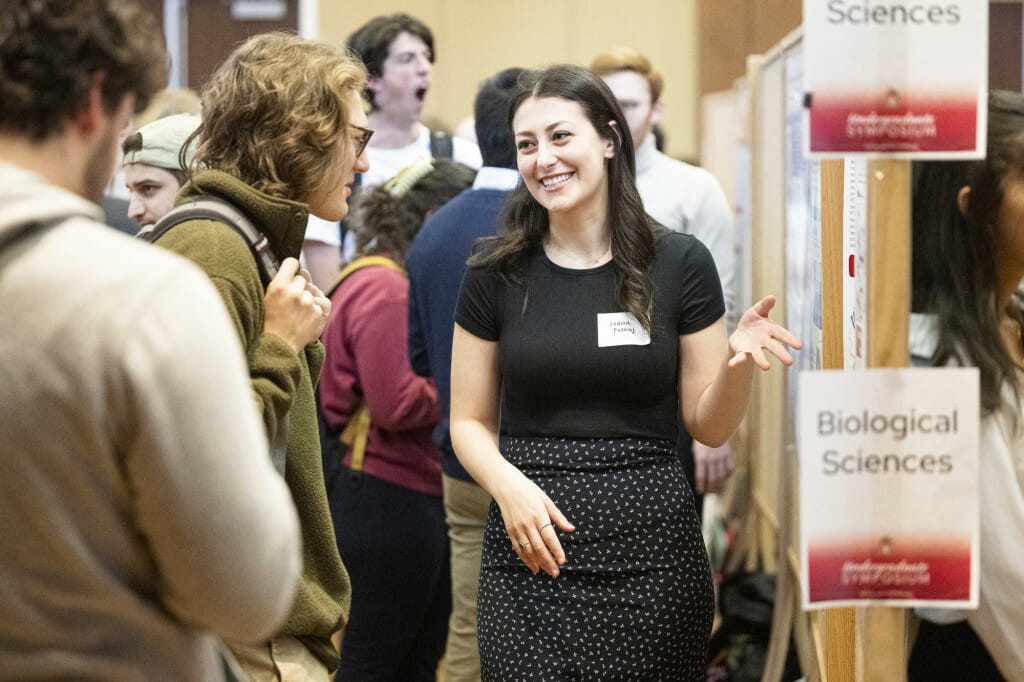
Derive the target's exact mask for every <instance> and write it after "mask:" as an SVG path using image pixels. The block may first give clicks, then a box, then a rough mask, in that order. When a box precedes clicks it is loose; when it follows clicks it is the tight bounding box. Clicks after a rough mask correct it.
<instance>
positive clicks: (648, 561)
mask: <svg viewBox="0 0 1024 682" xmlns="http://www.w3.org/2000/svg"><path fill="white" fill-rule="evenodd" d="M504 455H505V457H506V458H507V459H508V460H509V461H510V462H512V463H513V464H515V465H516V466H517V467H519V468H520V470H522V471H523V473H524V474H526V475H527V476H528V477H529V478H530V479H531V480H533V481H534V482H536V483H537V484H538V485H539V486H540V487H541V488H542V489H543V490H544V491H545V492H546V493H547V494H548V495H549V496H550V497H551V499H552V500H553V501H554V503H555V505H556V506H558V508H559V509H560V510H561V511H562V513H564V514H565V515H566V517H567V518H568V519H569V520H570V521H571V522H572V523H573V524H575V526H576V530H575V531H573V532H571V533H566V532H562V531H558V534H559V540H560V541H561V543H562V546H563V548H564V549H565V553H566V563H565V565H564V566H562V568H561V571H560V575H559V577H558V578H552V577H551V576H549V575H547V574H546V573H543V572H540V573H538V574H537V575H533V574H532V573H530V571H529V570H528V569H527V568H526V566H525V565H524V564H523V562H522V561H520V560H519V557H518V556H516V553H515V551H514V550H513V548H512V543H511V542H510V540H509V538H508V534H507V533H506V531H505V525H504V522H503V521H502V518H501V512H500V511H499V509H498V506H497V505H496V504H495V503H493V502H492V503H491V509H490V513H489V515H488V519H487V530H486V533H485V536H484V549H483V558H482V561H481V568H480V592H479V597H478V602H477V604H478V613H477V628H478V631H479V637H480V658H481V672H482V677H483V680H485V681H486V682H513V681H514V682H524V681H526V680H543V681H544V682H554V681H556V680H557V681H567V682H568V681H570V680H571V681H574V682H584V681H585V682H595V681H597V680H608V681H611V680H621V681H623V682H626V681H628V682H637V681H638V680H649V681H651V682H655V681H657V682H670V681H685V682H690V681H696V680H704V679H705V678H706V673H705V662H706V656H707V645H708V638H709V636H710V633H711V622H712V618H713V615H714V592H713V589H712V586H711V573H710V569H709V566H708V558H707V552H706V550H705V549H704V540H703V538H702V537H701V534H700V528H699V524H698V521H697V516H696V513H695V511H694V508H693V497H692V494H691V493H690V489H689V487H688V486H687V484H686V479H685V476H684V474H683V470H682V467H681V466H680V464H679V460H678V459H677V458H676V455H675V452H674V449H673V447H672V443H670V442H668V441H658V440H645V439H608V440H606V439H583V440H572V439H562V438H509V439H508V442H507V443H506V445H505V452H504ZM556 530H557V529H556Z"/></svg>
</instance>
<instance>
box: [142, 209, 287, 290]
mask: <svg viewBox="0 0 1024 682" xmlns="http://www.w3.org/2000/svg"><path fill="white" fill-rule="evenodd" d="M190 220H212V221H214V222H218V223H222V224H224V225H227V226H228V227H230V228H231V229H232V230H234V231H235V232H237V233H238V234H239V235H241V236H242V238H243V239H245V243H246V244H248V245H249V251H251V252H252V256H253V258H254V259H256V266H257V267H258V268H259V271H260V281H262V282H263V286H264V288H266V286H267V285H268V284H270V280H272V279H274V275H276V274H277V270H278V268H280V267H281V263H280V262H279V261H278V260H277V256H275V255H274V253H273V252H272V251H271V250H270V241H269V240H268V239H267V236H266V235H265V234H263V233H262V232H260V231H259V230H258V229H257V228H256V226H255V225H253V223H252V221H251V220H249V217H248V216H246V215H245V214H244V213H242V212H241V211H239V210H238V209H237V208H235V207H234V206H233V205H232V204H230V203H229V202H227V201H224V200H223V199H221V198H219V197H215V196H210V195H204V196H201V197H196V198H195V199H189V200H188V201H186V202H185V203H183V204H179V205H178V206H175V207H174V208H173V209H171V211H170V212H169V213H168V214H167V215H165V216H164V217H163V218H161V219H160V220H158V221H157V222H156V224H155V225H153V226H152V227H151V228H148V229H144V230H142V231H141V232H139V234H137V235H136V237H138V238H139V239H142V240H144V241H147V242H156V241H157V240H158V239H160V238H161V237H163V236H164V235H165V234H167V232H168V231H170V229H171V228H173V227H174V226H176V225H180V224H181V223H185V222H188V221H190Z"/></svg>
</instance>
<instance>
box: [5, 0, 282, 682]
mask: <svg viewBox="0 0 1024 682" xmlns="http://www.w3.org/2000/svg"><path fill="white" fill-rule="evenodd" d="M166 78H167V55H166V52H165V50H164V48H163V41H162V40H161V37H160V32H159V29H158V27H157V25H156V22H155V21H154V20H153V18H152V17H150V16H149V15H148V14H146V13H145V12H143V11H142V10H141V9H140V8H139V7H137V6H136V5H135V4H134V3H129V2H119V1H118V0H75V1H74V2H68V1H67V0H5V2H4V5H3V9H2V11H0V101H2V102H3V105H2V106H0V272H2V273H3V276H2V277H0V317H2V318H3V320H4V331H3V334H0V385H2V386H3V400H0V471H2V472H3V473H2V475H0V678H3V679H10V680H38V679H75V680H104V681H107V680H210V681H213V682H218V681H220V680H224V679H225V674H224V662H223V661H224V659H223V657H222V656H221V655H219V654H220V652H221V651H222V646H221V645H220V643H219V642H218V638H228V639H232V640H237V641H244V642H258V641H261V640H263V639H264V638H265V637H267V636H269V635H270V633H272V632H274V631H275V630H276V629H277V628H278V627H279V626H280V624H281V623H282V622H283V621H284V619H285V617H286V616H287V615H288V611H289V609H290V607H291V604H292V600H293V598H294V595H295V587H296V580H297V578H298V575H299V571H300V568H301V549H300V543H301V536H300V535H299V525H298V519H297V515H296V510H295V506H294V504H293V503H292V498H291V495H290V494H289V491H288V488H287V487H286V486H285V484H284V482H283V481H282V480H281V477H280V476H279V475H278V474H277V472H276V471H275V470H274V468H273V466H272V465H271V461H270V457H269V455H268V448H267V440H266V437H265V435H264V434H263V430H262V428H261V426H260V423H259V418H258V416H257V414H256V412H255V410H254V409H253V402H252V392H251V389H250V386H249V381H248V375H247V372H246V368H245V361H244V358H243V356H242V353H241V352H239V348H238V343H237V340H236V337H235V334H234V330H233V328H232V324H231V321H230V320H229V319H228V315H227V312H226V311H225V309H224V305H223V303H222V302H221V299H220V297H219V296H218V295H217V292H216V291H215V289H214V287H213V286H212V285H211V284H210V281H209V279H208V278H207V277H206V276H205V275H204V274H203V273H202V272H200V271H199V270H198V269H197V268H196V267H195V266H194V265H193V264H191V263H189V262H188V261H186V260H185V259H183V258H179V257H177V256H174V255H172V254H169V253H167V252H165V251H163V250H161V249H155V248H153V247H152V246H149V245H146V244H143V243H141V242H140V241H138V240H135V239H131V238H128V237H126V236H124V235H122V234H118V233H117V232H114V231H113V230H110V229H109V228H108V227H106V226H105V225H103V223H102V220H103V214H102V211H101V209H100V207H99V205H98V201H99V200H100V199H101V197H102V196H103V191H104V188H105V186H106V184H107V179H108V178H109V177H110V174H111V171H112V169H113V166H114V162H115V160H116V159H117V156H118V137H119V133H120V132H121V131H122V130H124V128H125V127H126V126H127V125H128V124H129V122H130V120H131V118H132V115H133V114H134V113H137V112H138V111H139V110H141V109H142V108H143V107H145V105H146V103H147V102H148V100H149V99H150V98H151V97H152V96H153V94H154V93H155V92H157V91H158V90H159V89H160V88H161V87H162V86H163V85H164V83H165V81H166Z"/></svg>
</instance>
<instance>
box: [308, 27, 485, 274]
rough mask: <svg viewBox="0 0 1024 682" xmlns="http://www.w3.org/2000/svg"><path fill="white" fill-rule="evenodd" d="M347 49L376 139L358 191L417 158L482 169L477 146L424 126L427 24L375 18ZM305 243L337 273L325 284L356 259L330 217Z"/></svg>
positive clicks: (430, 62)
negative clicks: (359, 68) (362, 73)
mask: <svg viewBox="0 0 1024 682" xmlns="http://www.w3.org/2000/svg"><path fill="white" fill-rule="evenodd" d="M347 46H348V49H350V50H351V51H352V52H353V53H355V54H356V55H357V56H358V57H359V58H360V59H362V60H363V64H364V65H365V66H366V69H367V72H368V74H369V78H368V79H367V81H366V88H365V90H364V92H363V94H364V96H365V97H366V99H367V101H368V102H369V104H370V111H369V114H368V115H367V116H368V120H369V124H368V125H369V127H371V128H373V130H374V134H373V139H372V140H370V144H369V145H368V146H367V148H366V154H367V159H368V160H369V163H370V168H369V170H367V171H364V172H363V173H362V175H360V178H359V182H358V185H359V190H360V191H361V190H363V189H369V188H371V187H376V186H377V185H380V184H382V183H383V182H385V181H386V180H388V179H389V178H392V177H394V175H395V174H396V173H398V171H400V170H401V169H403V168H405V167H406V166H408V165H409V164H411V163H412V162H413V161H415V160H416V159H417V158H418V157H426V158H430V157H437V158H450V159H453V160H455V161H458V162H459V163H461V164H464V165H466V166H469V167H470V168H473V169H476V168H479V167H480V163H481V161H480V150H479V149H477V146H476V145H475V144H473V143H472V142H470V141H469V140H465V139H462V138H459V137H451V136H449V135H448V134H447V133H445V132H444V131H431V130H430V129H429V128H428V127H427V126H425V125H423V123H422V122H421V120H420V119H421V118H422V117H423V106H424V103H425V102H426V98H427V93H428V92H429V90H430V85H431V82H432V80H433V72H434V56H435V46H434V36H433V33H432V32H431V31H430V28H429V27H428V26H427V25H426V24H424V23H423V22H422V21H420V20H419V19H417V18H415V17H412V16H410V15H408V14H405V13H401V12H399V13H396V14H388V15H382V16H378V17H374V18H373V19H370V20H369V21H368V22H366V23H365V24H364V25H363V26H361V27H360V28H358V29H357V30H356V31H355V32H353V33H352V35H350V36H349V38H348V45H347ZM306 238H307V242H308V244H307V254H310V255H312V254H316V255H314V256H313V257H314V258H320V259H321V265H320V268H321V271H323V272H331V271H333V274H332V275H331V276H330V277H327V280H333V278H334V275H336V274H337V271H338V267H337V264H338V263H339V262H341V261H343V260H344V261H348V260H351V259H352V257H353V256H354V255H355V240H354V235H351V234H347V235H346V236H345V238H344V239H345V242H344V244H342V236H341V228H340V226H339V224H338V223H337V222H336V221H332V220H331V219H330V218H327V217H326V216H322V215H318V214H315V215H314V216H313V218H311V219H310V225H309V230H308V231H307V235H306ZM330 249H333V250H330ZM339 249H340V251H339ZM314 274H315V273H314Z"/></svg>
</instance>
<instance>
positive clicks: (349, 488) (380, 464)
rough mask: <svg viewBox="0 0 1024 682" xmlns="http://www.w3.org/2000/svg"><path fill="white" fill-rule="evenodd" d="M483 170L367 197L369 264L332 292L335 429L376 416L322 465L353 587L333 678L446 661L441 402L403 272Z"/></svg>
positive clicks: (331, 415) (330, 375)
mask: <svg viewBox="0 0 1024 682" xmlns="http://www.w3.org/2000/svg"><path fill="white" fill-rule="evenodd" d="M474 175H475V172H474V171H473V170H472V169H470V168H468V167H467V166H464V165H462V164H461V163H456V162H454V161H452V160H450V159H437V160H433V161H431V160H427V159H420V160H418V161H416V163H415V164H413V165H412V166H410V167H409V168H406V169H404V170H403V171H401V172H400V173H399V174H398V175H396V176H395V177H393V178H392V179H391V180H389V181H387V182H386V183H384V184H383V185H380V186H378V187H374V188H373V189H371V190H369V191H368V192H366V193H364V194H363V195H362V196H361V197H360V199H359V201H358V204H357V206H356V208H355V210H354V212H353V216H352V221H351V222H352V226H353V230H354V232H355V235H356V244H357V249H358V250H357V253H358V254H359V256H360V257H359V258H357V259H356V260H355V261H353V262H352V263H351V264H350V265H349V267H358V266H363V265H365V267H360V269H358V270H356V271H353V272H351V274H349V275H348V276H347V277H346V278H345V279H344V280H343V281H342V282H340V283H339V284H338V286H337V287H336V289H335V291H334V292H333V293H332V294H331V303H332V313H331V319H330V321H329V322H328V323H327V328H326V329H324V334H323V342H324V346H325V347H326V349H327V362H326V364H325V365H324V371H323V377H322V379H321V381H320V403H321V406H322V408H323V415H324V417H325V419H326V423H327V424H326V425H327V427H328V430H329V431H330V432H331V433H332V434H333V436H334V438H338V435H339V434H341V433H342V432H343V430H344V429H345V428H346V427H350V425H351V424H352V422H353V421H354V420H355V421H356V422H357V423H358V421H359V420H360V414H364V415H366V417H367V418H368V419H369V426H368V427H367V428H366V432H365V433H366V440H365V446H364V447H363V449H362V450H360V451H359V452H358V453H357V446H356V444H355V442H353V445H352V447H350V448H348V451H347V452H345V453H344V455H341V454H340V453H338V456H337V457H336V458H335V460H334V461H329V462H328V463H327V464H325V473H326V475H327V476H328V499H329V501H330V506H331V515H332V518H333V520H334V528H335V531H336V534H337V540H338V548H339V549H340V551H341V556H342V558H343V559H344V561H345V566H346V567H347V568H348V570H349V572H350V574H351V575H352V585H353V592H352V613H351V616H350V617H349V621H348V624H347V625H346V627H345V632H344V633H342V640H341V667H340V668H339V669H338V674H337V676H336V677H335V679H336V680H337V681H338V682H361V681H362V680H393V681H394V682H427V681H428V680H434V679H435V677H436V675H437V666H438V662H439V661H440V659H441V656H442V655H443V654H444V642H445V636H446V635H447V632H448V614H449V613H450V612H451V581H450V577H449V566H448V537H447V534H446V532H445V531H446V529H445V523H444V506H443V504H442V502H441V453H440V452H439V451H438V448H437V446H436V445H434V443H433V442H432V441H431V435H432V433H433V431H434V427H435V426H437V421H438V417H439V407H438V396H437V389H436V388H435V386H434V382H432V381H431V380H430V379H425V378H423V377H419V376H416V375H415V374H414V373H413V371H412V368H411V367H410V366H409V356H408V355H407V354H406V337H407V334H408V331H407V319H408V291H409V283H408V281H407V280H406V278H405V276H404V275H403V273H402V265H403V264H404V263H405V254H406V251H407V250H408V248H409V243H410V242H411V241H412V238H413V236H414V235H415V234H416V232H417V231H418V230H419V228H420V225H422V224H423V219H424V218H425V217H426V216H427V215H428V214H430V213H431V212H432V211H433V210H434V209H436V208H437V207H438V206H440V205H442V204H443V203H445V202H446V201H448V200H449V199H451V198H452V197H453V196H455V195H456V194H458V193H459V192H461V191H462V190H463V189H465V188H466V187H468V186H469V185H470V184H471V183H472V182H473V176H474ZM364 257H365V258H364ZM374 258H375V260H374ZM328 457H330V455H328ZM339 460H340V461H339Z"/></svg>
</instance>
